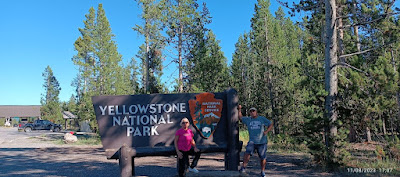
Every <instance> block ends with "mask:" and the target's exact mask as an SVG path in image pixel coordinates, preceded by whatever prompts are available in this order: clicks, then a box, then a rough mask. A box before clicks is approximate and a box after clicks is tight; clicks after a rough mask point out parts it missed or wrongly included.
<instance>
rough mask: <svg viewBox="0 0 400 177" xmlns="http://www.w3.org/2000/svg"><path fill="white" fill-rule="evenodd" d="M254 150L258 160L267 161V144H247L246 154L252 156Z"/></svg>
mask: <svg viewBox="0 0 400 177" xmlns="http://www.w3.org/2000/svg"><path fill="white" fill-rule="evenodd" d="M254 150H257V154H258V157H260V159H262V160H263V159H267V144H254V142H252V141H250V142H249V143H247V146H246V153H247V154H250V155H253V153H254Z"/></svg>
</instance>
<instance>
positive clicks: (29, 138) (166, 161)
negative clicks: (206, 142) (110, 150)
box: [0, 127, 333, 177]
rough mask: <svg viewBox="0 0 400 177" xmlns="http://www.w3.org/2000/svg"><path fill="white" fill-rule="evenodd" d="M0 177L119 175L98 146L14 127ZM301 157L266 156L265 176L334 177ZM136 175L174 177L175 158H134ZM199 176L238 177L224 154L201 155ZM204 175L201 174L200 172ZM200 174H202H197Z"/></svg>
mask: <svg viewBox="0 0 400 177" xmlns="http://www.w3.org/2000/svg"><path fill="white" fill-rule="evenodd" d="M0 135H1V136H0V177H3V176H51V177H58V176H74V177H75V176H85V177H92V176H120V173H119V166H118V161H117V160H107V159H106V157H105V156H104V151H103V149H102V148H101V146H76V145H55V144H53V143H51V142H50V141H46V137H54V136H62V133H53V132H49V131H39V132H31V133H25V132H18V131H17V129H16V128H3V127H0ZM305 163H306V160H305V159H304V158H303V157H302V156H301V155H280V154H274V153H269V155H268V163H267V176H278V177H282V176H333V175H332V174H329V173H323V172H318V171H316V170H315V169H314V170H313V169H307V168H306V166H307V165H306V164H305ZM135 165H136V168H135V170H136V175H138V176H160V177H168V176H176V175H177V173H176V158H175V157H174V156H169V157H141V158H135ZM198 169H199V170H200V173H199V175H191V176H223V175H226V176H238V173H236V172H235V173H230V174H229V173H224V172H222V170H224V154H222V153H210V154H203V155H202V157H201V159H200V161H199V164H198ZM247 171H248V172H247V173H246V174H241V176H258V175H259V162H258V159H257V158H256V157H252V158H251V161H250V163H249V166H248V170H247ZM201 172H203V173H201ZM200 174H202V175H200Z"/></svg>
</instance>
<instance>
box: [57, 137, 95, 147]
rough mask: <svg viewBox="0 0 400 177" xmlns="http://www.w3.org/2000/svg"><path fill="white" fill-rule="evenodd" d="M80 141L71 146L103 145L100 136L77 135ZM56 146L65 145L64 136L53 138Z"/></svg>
mask: <svg viewBox="0 0 400 177" xmlns="http://www.w3.org/2000/svg"><path fill="white" fill-rule="evenodd" d="M77 138H78V141H77V142H75V143H69V145H101V140H100V136H99V135H77ZM51 142H52V143H54V144H58V145H64V144H66V143H65V142H64V136H59V137H57V138H53V140H52V141H51Z"/></svg>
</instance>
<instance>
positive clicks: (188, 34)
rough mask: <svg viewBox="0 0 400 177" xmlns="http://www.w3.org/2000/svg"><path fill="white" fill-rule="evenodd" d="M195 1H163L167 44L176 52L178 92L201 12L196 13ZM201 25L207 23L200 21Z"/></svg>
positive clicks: (181, 84)
mask: <svg viewBox="0 0 400 177" xmlns="http://www.w3.org/2000/svg"><path fill="white" fill-rule="evenodd" d="M196 1H197V0H164V1H163V4H164V5H165V7H169V8H167V9H166V16H165V17H166V19H165V24H166V26H167V34H168V38H167V42H168V43H170V44H172V45H173V47H174V49H175V50H176V51H177V53H178V54H177V59H174V61H176V63H178V70H179V77H178V86H177V87H178V89H177V91H178V92H183V91H184V88H183V86H184V74H185V73H184V72H185V71H184V65H185V62H186V60H187V55H188V53H189V51H190V50H191V49H192V47H193V42H194V38H195V32H196V30H198V27H199V24H200V23H199V19H202V16H201V15H200V14H201V13H202V12H199V11H198V6H199V5H198V4H197V2H196ZM203 9H204V8H203ZM202 23H203V25H204V24H205V23H207V22H206V21H202Z"/></svg>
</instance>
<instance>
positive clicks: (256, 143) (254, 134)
mask: <svg viewBox="0 0 400 177" xmlns="http://www.w3.org/2000/svg"><path fill="white" fill-rule="evenodd" d="M238 109H239V120H240V121H242V122H243V124H246V126H247V130H248V131H249V142H248V143H247V146H246V152H245V153H244V156H243V164H242V166H241V168H240V172H241V173H244V172H245V170H246V166H247V163H248V162H249V160H250V156H251V155H253V153H254V151H255V150H257V153H258V156H259V157H260V165H261V176H262V177H264V176H265V172H264V170H265V165H266V164H267V154H266V153H267V144H268V139H267V134H268V132H270V131H271V130H272V128H273V124H272V123H271V121H270V120H268V119H267V118H265V117H263V116H259V115H258V113H257V109H256V108H254V107H252V108H250V109H249V111H250V117H243V115H242V106H241V105H239V106H238ZM264 126H266V127H268V128H267V130H265V129H264Z"/></svg>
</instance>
